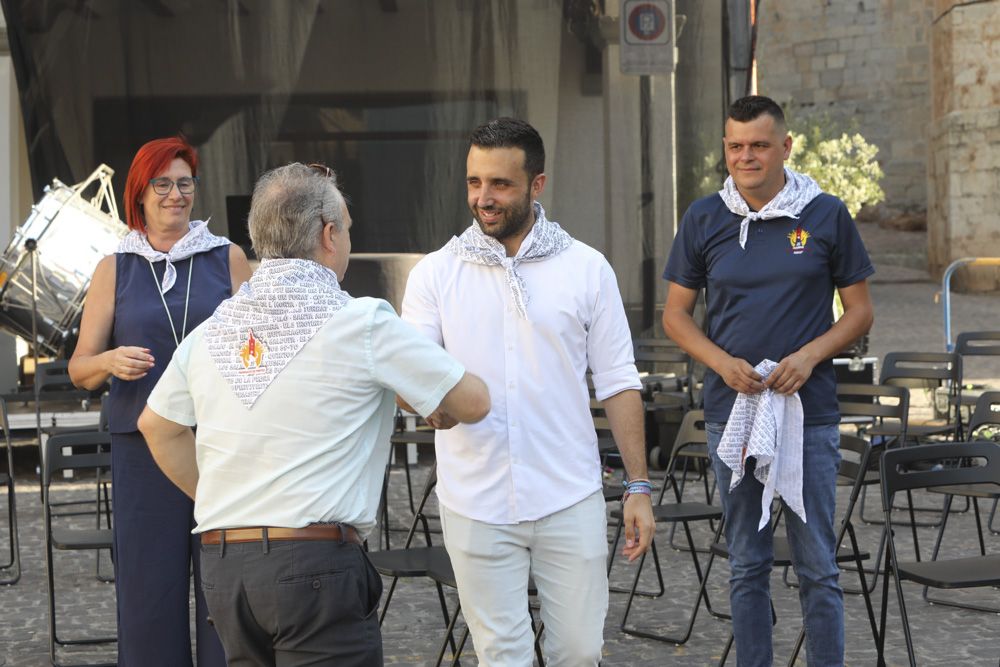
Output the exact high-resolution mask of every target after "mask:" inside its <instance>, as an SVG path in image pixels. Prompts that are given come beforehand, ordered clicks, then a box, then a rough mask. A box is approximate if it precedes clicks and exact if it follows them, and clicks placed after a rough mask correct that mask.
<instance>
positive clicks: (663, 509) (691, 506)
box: [608, 410, 728, 645]
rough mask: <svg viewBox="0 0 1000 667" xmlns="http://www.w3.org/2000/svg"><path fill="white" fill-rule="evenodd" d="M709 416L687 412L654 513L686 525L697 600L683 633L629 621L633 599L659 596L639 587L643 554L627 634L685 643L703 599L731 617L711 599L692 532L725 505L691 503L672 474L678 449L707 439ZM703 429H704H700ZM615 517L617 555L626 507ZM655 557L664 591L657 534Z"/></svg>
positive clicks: (659, 520)
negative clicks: (695, 524) (669, 492)
mask: <svg viewBox="0 0 1000 667" xmlns="http://www.w3.org/2000/svg"><path fill="white" fill-rule="evenodd" d="M704 421H705V416H704V413H703V412H702V411H701V410H692V411H691V412H688V413H687V414H686V415H684V421H683V422H682V424H681V429H680V432H679V433H678V434H677V438H676V440H675V441H674V449H673V451H672V452H671V456H670V462H669V463H668V464H667V471H666V472H665V473H664V476H663V487H662V488H661V489H660V493H659V497H658V498H657V500H656V503H655V504H654V505H653V517H654V518H655V519H656V522H657V523H658V524H660V525H664V524H667V523H670V524H678V523H679V524H681V525H682V526H683V528H684V535H685V537H686V538H687V549H686V551H688V552H689V553H690V554H691V560H692V563H693V564H694V571H695V575H696V577H697V583H698V594H697V595H696V596H695V598H694V603H693V604H692V606H691V612H690V615H689V616H688V619H687V627H686V628H685V629H684V630H683V634H681V635H675V634H670V633H660V632H653V631H650V630H644V629H640V628H638V627H635V626H630V625H628V617H629V613H630V612H631V610H632V603H633V601H634V600H635V597H636V595H644V597H658V596H657V595H655V594H648V593H647V594H642V593H640V592H639V591H638V587H639V578H640V577H641V576H642V569H643V566H644V565H645V563H646V554H643V555H642V556H641V557H640V558H639V566H638V567H637V568H636V572H635V578H634V580H633V582H632V588H631V590H630V591H629V597H628V602H626V603H625V613H624V614H623V615H622V621H621V626H620V627H621V631H622V632H624V633H625V634H629V635H634V636H636V637H643V638H645V639H655V640H657V641H664V642H669V643H671V644H678V645H680V644H684V643H685V642H687V641H688V639H690V637H691V631H692V629H693V628H694V623H695V619H696V618H697V616H698V608H699V606H700V604H701V601H702V600H703V599H704V600H705V608H706V609H708V611H709V612H710V613H712V614H713V615H720V616H722V617H725V618H728V616H725V615H723V614H718V613H717V612H715V611H714V610H713V609H712V604H711V601H710V600H709V599H708V592H707V590H706V589H705V586H704V581H705V577H706V576H707V575H708V572H707V570H706V571H705V572H702V566H701V561H700V559H699V558H698V549H696V548H695V544H694V537H693V536H692V534H691V528H690V524H691V523H693V522H697V521H708V522H711V521H716V520H719V521H721V519H722V509H721V508H719V507H717V506H713V505H709V504H707V503H691V502H684V501H683V498H682V496H681V491H680V488H679V486H678V484H677V482H676V480H675V479H674V478H673V476H672V475H671V470H672V469H673V465H674V463H675V462H676V460H677V455H678V453H679V452H680V451H681V450H683V448H684V447H686V446H688V445H690V444H692V443H697V442H699V441H703V440H704V430H703V429H698V428H697V424H698V423H701V424H702V425H704ZM699 430H700V433H699ZM668 487H670V488H671V489H672V490H673V498H672V499H671V500H670V501H669V502H664V498H665V497H666V491H667V488H668ZM611 518H612V519H617V520H618V527H617V529H616V531H615V538H614V541H613V543H612V547H611V554H610V558H611V559H612V562H613V559H614V557H615V551H616V550H617V548H618V541H619V538H620V536H621V530H622V525H623V522H624V512H623V510H622V509H616V510H614V511H613V512H612V513H611ZM648 553H650V554H651V555H652V557H653V565H654V567H655V568H656V576H657V579H658V581H659V583H660V595H662V593H663V574H662V569H661V566H660V557H659V554H658V553H657V549H656V538H655V537H654V538H653V541H652V543H651V544H650V551H649V552H648ZM610 571H611V566H610V564H609V566H608V572H609V573H610Z"/></svg>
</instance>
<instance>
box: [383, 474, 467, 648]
mask: <svg viewBox="0 0 1000 667" xmlns="http://www.w3.org/2000/svg"><path fill="white" fill-rule="evenodd" d="M386 476H387V477H388V474H387V475H386ZM436 484H437V468H436V466H435V467H432V468H431V470H430V472H429V473H428V475H427V482H426V483H425V484H424V490H423V493H422V494H421V496H420V502H419V504H418V505H417V506H416V507H415V508H414V513H413V521H412V522H411V524H410V528H409V532H408V533H407V534H406V542H405V543H404V545H403V548H402V549H384V550H381V551H369V552H368V559H369V560H370V561H371V563H372V565H373V566H374V567H375V570H376V571H377V572H378V573H379V574H380V575H382V576H384V577H392V582H391V583H390V584H389V590H388V592H387V593H386V595H385V602H383V603H382V611H381V612H379V617H378V623H379V626H381V625H382V623H384V622H385V616H386V614H387V613H388V612H389V603H390V602H392V596H393V593H395V591H396V585H397V584H398V583H399V580H400V579H404V578H413V577H426V576H428V573H429V572H430V570H431V569H432V568H433V567H435V566H437V567H438V569H441V567H442V565H443V564H444V563H448V564H449V566H450V561H449V560H448V552H447V551H445V548H444V547H443V546H435V545H434V543H433V541H432V539H431V531H430V526H429V525H428V522H427V516H426V515H425V514H424V507H426V505H427V500H428V499H429V498H430V495H431V492H432V491H433V490H434V486H435V485H436ZM418 527H422V532H423V535H424V544H425V546H413V539H414V537H416V534H417V529H418ZM435 587H436V588H437V594H438V600H439V601H440V603H441V614H442V615H443V616H444V622H445V624H446V625H447V624H448V622H449V620H450V616H449V613H448V603H447V601H446V599H445V596H444V589H443V588H442V587H441V584H440V583H437V582H435ZM448 637H449V639H450V640H451V645H452V650H453V651H456V652H457V650H456V648H455V640H454V637H452V635H451V634H449V635H448Z"/></svg>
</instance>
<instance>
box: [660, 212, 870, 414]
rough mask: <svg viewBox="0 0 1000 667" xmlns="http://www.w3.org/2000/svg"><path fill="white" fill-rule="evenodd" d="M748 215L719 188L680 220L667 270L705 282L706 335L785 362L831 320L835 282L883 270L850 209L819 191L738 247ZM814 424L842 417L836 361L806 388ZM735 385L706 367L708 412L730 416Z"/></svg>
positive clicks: (690, 283)
mask: <svg viewBox="0 0 1000 667" xmlns="http://www.w3.org/2000/svg"><path fill="white" fill-rule="evenodd" d="M742 219H743V217H742V216H739V215H736V214H735V213H732V212H730V210H729V209H728V208H726V204H725V202H723V201H722V197H720V196H719V195H718V194H714V195H712V196H710V197H705V198H703V199H699V200H698V201H696V202H694V203H693V204H691V207H690V208H689V209H688V210H687V213H685V214H684V218H683V219H682V220H681V225H680V229H679V230H678V232H677V237H676V238H675V239H674V244H673V247H672V248H671V250H670V258H669V259H668V260H667V267H666V269H665V270H664V272H663V277H664V279H666V280H670V281H672V282H675V283H677V284H679V285H683V286H684V287H688V288H690V289H701V288H705V298H706V303H707V311H706V325H707V334H708V337H709V338H710V339H711V340H712V342H714V343H715V344H716V345H718V346H719V347H721V348H722V349H723V350H725V351H726V352H727V353H729V354H731V355H732V356H734V357H738V358H740V359H745V360H746V361H748V362H749V363H750V365H751V366H756V365H757V364H758V363H760V361H762V360H763V359H771V360H773V361H781V360H782V359H784V358H785V357H786V356H788V355H789V354H791V353H792V352H795V351H796V350H798V349H799V348H801V347H802V346H803V345H805V344H806V343H808V342H809V341H811V340H813V339H815V338H817V337H818V336H821V335H822V334H824V333H826V332H827V331H828V330H829V329H830V327H831V326H832V325H833V309H832V304H833V291H834V287H847V286H849V285H853V284H854V283H857V282H859V281H861V280H864V279H865V278H867V277H868V276H870V275H871V274H873V273H874V272H875V269H874V268H872V263H871V260H870V259H869V258H868V252H867V251H866V250H865V247H864V244H863V243H862V242H861V237H860V236H859V235H858V230H857V228H856V227H855V225H854V220H852V219H851V215H850V213H848V212H847V208H846V207H845V206H844V204H843V202H841V201H840V200H839V199H837V198H836V197H833V196H832V195H828V194H821V195H819V196H818V197H816V198H815V199H813V200H812V201H811V202H809V204H808V205H806V207H805V208H804V209H803V210H802V213H801V214H800V215H799V217H798V219H793V218H787V217H786V218H774V219H771V220H759V221H755V222H751V223H750V228H749V233H748V235H747V244H746V249H742V248H740V240H739V238H740V221H741V220H742ZM799 396H800V397H801V399H802V408H803V411H804V412H805V423H806V424H807V425H816V424H829V423H833V422H837V421H839V420H840V414H839V410H838V406H837V393H836V379H835V378H834V372H833V361H832V360H827V361H824V362H821V363H820V364H818V365H817V366H816V368H814V369H813V372H812V375H811V376H810V378H809V380H808V381H807V382H806V383H805V384H804V385H803V386H802V388H800V389H799ZM735 400H736V392H735V391H734V390H732V389H731V388H730V387H729V386H728V385H727V384H726V383H725V382H724V381H723V380H722V378H721V377H720V376H719V375H718V374H716V373H715V372H714V371H713V370H711V369H708V370H707V372H706V374H705V387H704V401H705V417H706V419H707V420H708V421H713V422H725V421H727V420H728V419H729V413H730V412H731V410H732V407H733V401H735Z"/></svg>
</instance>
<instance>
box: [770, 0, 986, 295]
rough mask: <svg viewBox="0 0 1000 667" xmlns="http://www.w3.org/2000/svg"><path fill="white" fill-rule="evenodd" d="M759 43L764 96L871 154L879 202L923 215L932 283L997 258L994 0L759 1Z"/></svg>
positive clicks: (982, 275) (977, 281)
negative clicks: (815, 118) (820, 118)
mask: <svg viewBox="0 0 1000 667" xmlns="http://www.w3.org/2000/svg"><path fill="white" fill-rule="evenodd" d="M757 44H758V47H757V59H758V71H759V75H758V81H759V86H758V88H759V90H760V92H761V93H762V94H766V95H770V96H771V97H774V98H775V99H777V100H779V101H782V102H784V103H787V104H788V106H789V109H790V112H791V115H792V116H793V119H794V117H795V116H796V115H804V114H823V115H825V116H826V117H828V118H829V119H831V120H832V121H833V122H837V123H841V124H843V125H845V126H848V125H850V124H852V123H853V124H855V125H856V127H857V129H858V130H859V131H860V132H861V133H862V134H863V135H864V136H865V138H866V139H868V140H869V141H870V142H872V143H874V144H876V145H877V146H878V147H879V149H880V151H879V161H880V162H881V164H882V167H883V170H884V171H885V179H884V181H883V183H882V187H883V189H884V190H885V192H886V199H887V203H888V204H889V205H890V206H892V207H894V208H897V209H902V210H904V211H923V210H926V211H927V227H928V268H929V269H930V271H931V273H932V275H934V276H935V277H938V276H940V275H941V273H942V272H943V270H944V268H945V267H947V266H948V264H949V263H950V262H951V261H952V260H954V259H957V258H959V257H965V256H976V257H984V256H1000V216H998V214H997V211H1000V0H971V1H970V0H964V1H962V0H767V1H766V2H763V3H761V14H760V16H759V34H758V42H757ZM958 286H959V287H965V288H969V289H977V290H987V289H998V288H1000V273H998V271H997V270H996V269H994V268H983V269H974V270H971V271H963V272H961V273H960V276H959V280H958Z"/></svg>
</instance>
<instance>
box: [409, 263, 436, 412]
mask: <svg viewBox="0 0 1000 667" xmlns="http://www.w3.org/2000/svg"><path fill="white" fill-rule="evenodd" d="M433 278H434V275H433V265H432V264H431V261H430V258H429V257H425V258H424V259H422V260H420V261H419V262H417V264H416V266H414V267H413V269H412V270H411V271H410V276H409V278H407V280H406V290H405V291H404V292H403V307H402V311H403V313H402V318H403V320H404V321H405V322H408V323H409V324H410V325H411V326H413V328H415V329H416V330H417V331H419V332H420V333H422V334H424V336H426V337H427V338H429V339H430V340H432V341H434V342H435V343H437V344H438V345H443V344H444V336H443V335H442V333H441V312H440V309H439V308H438V303H437V295H436V292H435V290H434V284H433ZM410 405H413V404H412V403H411V404H410ZM414 407H415V406H414Z"/></svg>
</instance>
